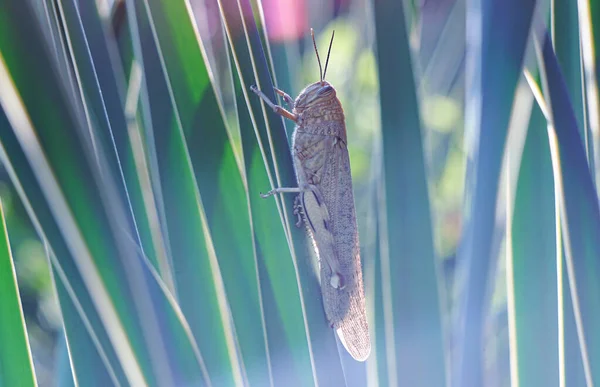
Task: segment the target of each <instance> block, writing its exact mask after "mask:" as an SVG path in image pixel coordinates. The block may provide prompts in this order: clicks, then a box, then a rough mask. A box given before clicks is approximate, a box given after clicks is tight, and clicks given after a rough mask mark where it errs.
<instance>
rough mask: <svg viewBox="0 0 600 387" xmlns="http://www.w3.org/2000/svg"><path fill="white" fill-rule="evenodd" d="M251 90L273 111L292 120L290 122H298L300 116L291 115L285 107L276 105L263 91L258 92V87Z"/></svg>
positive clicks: (251, 87)
mask: <svg viewBox="0 0 600 387" xmlns="http://www.w3.org/2000/svg"><path fill="white" fill-rule="evenodd" d="M250 90H252V91H253V92H254V93H255V94H256V95H258V96H259V97H260V99H262V100H263V101H264V102H265V103H266V104H267V105H269V107H270V108H271V109H273V111H274V112H275V113H277V114H279V115H280V116H283V117H285V118H287V119H290V120H292V121H294V122H296V121H298V116H297V115H296V114H294V113H291V112H289V111H287V110H285V108H283V107H281V106H279V105H275V104H274V103H273V102H271V100H270V99H269V97H267V96H266V95H265V94H264V93H263V92H262V91H260V90H258V89H257V88H256V86H254V85H252V86H250ZM284 94H285V93H284ZM290 99H291V98H290Z"/></svg>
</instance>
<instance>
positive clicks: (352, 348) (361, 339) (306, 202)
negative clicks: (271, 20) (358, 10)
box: [251, 35, 371, 361]
mask: <svg viewBox="0 0 600 387" xmlns="http://www.w3.org/2000/svg"><path fill="white" fill-rule="evenodd" d="M332 40H333V37H332ZM313 41H314V35H313ZM330 49H331V45H330ZM315 51H316V45H315ZM317 58H318V53H317ZM328 59H329V56H328ZM319 66H320V61H319ZM325 71H327V65H326V66H325ZM251 89H252V91H254V92H255V93H256V94H257V95H258V96H259V97H261V98H262V99H263V100H264V101H265V102H266V103H267V104H268V105H269V106H270V107H271V108H272V109H273V110H274V111H275V112H276V113H278V114H280V115H282V116H284V117H286V118H288V119H291V120H293V121H295V122H296V128H295V130H294V133H293V135H292V156H293V161H294V168H295V172H296V179H297V181H298V187H293V188H276V189H274V190H272V191H270V192H269V193H267V194H266V195H263V197H268V196H270V195H273V194H275V193H283V192H291V193H298V196H297V198H296V205H295V209H294V210H295V211H294V213H295V214H298V215H299V216H300V217H301V218H303V219H304V223H305V224H306V228H307V230H308V232H309V234H310V236H311V238H312V240H313V242H314V245H315V247H316V252H317V255H318V257H319V261H320V277H321V293H322V296H323V304H324V308H325V314H326V316H327V320H328V322H329V324H330V326H331V327H332V328H334V329H335V330H336V332H337V335H338V337H339V338H340V341H341V342H342V344H343V345H344V347H345V348H346V350H347V351H348V352H349V353H350V355H351V356H352V357H353V358H354V359H356V360H359V361H364V360H366V358H367V357H368V356H369V353H370V351H371V344H370V338H369V328H368V324H367V317H366V310H365V297H364V287H363V279H362V269H361V262H360V249H359V239H358V229H357V224H356V212H355V208H354V196H353V192H352V177H351V173H350V159H349V156H348V149H347V137H346V125H345V120H344V111H343V109H342V105H341V103H340V101H339V100H338V98H337V96H336V92H335V89H334V88H333V86H332V85H331V84H329V83H328V82H326V81H324V80H323V76H321V80H320V81H319V82H315V83H313V84H310V85H308V86H307V87H306V88H305V89H304V90H302V92H301V93H300V94H299V95H298V97H297V98H296V100H295V101H292V99H291V98H290V97H289V96H288V95H287V94H286V93H284V92H282V91H281V90H278V89H275V91H276V92H277V93H278V94H279V95H281V96H282V97H283V98H284V100H285V101H286V102H287V104H288V105H290V107H291V109H292V111H291V112H290V111H288V110H285V109H284V108H283V107H281V106H278V105H275V104H273V103H272V102H271V101H270V100H269V99H268V98H267V97H266V96H265V95H264V94H263V93H262V92H261V91H259V90H258V89H256V88H255V87H251ZM298 224H301V223H300V222H299V223H298Z"/></svg>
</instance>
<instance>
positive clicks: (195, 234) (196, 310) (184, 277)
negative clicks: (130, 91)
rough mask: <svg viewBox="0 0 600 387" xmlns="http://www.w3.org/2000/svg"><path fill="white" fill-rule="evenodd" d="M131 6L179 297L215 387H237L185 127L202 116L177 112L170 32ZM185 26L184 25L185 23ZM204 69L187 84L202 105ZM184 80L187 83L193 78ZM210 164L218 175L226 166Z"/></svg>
mask: <svg viewBox="0 0 600 387" xmlns="http://www.w3.org/2000/svg"><path fill="white" fill-rule="evenodd" d="M128 4H129V3H128ZM130 5H131V6H130V7H128V12H129V13H128V18H129V26H130V29H131V35H132V37H133V45H134V53H135V61H136V62H137V63H138V64H139V66H140V68H141V69H142V74H143V82H142V92H141V107H142V115H143V117H144V130H145V133H144V134H145V136H144V137H145V139H146V141H147V143H146V148H147V149H148V157H149V158H150V163H149V164H150V165H151V168H155V169H154V170H153V171H152V173H153V174H152V176H151V177H152V183H153V188H154V190H155V193H156V192H160V196H157V197H156V202H157V205H158V206H159V207H161V208H163V209H164V210H163V211H162V213H164V221H165V224H164V229H165V232H163V234H164V235H165V237H166V238H167V240H168V242H169V250H170V252H171V256H172V263H171V264H172V266H173V277H174V282H175V294H174V297H175V298H176V300H177V302H178V303H179V305H180V306H181V309H182V311H183V313H184V314H185V316H186V319H187V321H188V322H189V325H190V329H191V331H192V333H193V336H194V338H195V341H196V342H197V344H198V347H199V349H200V352H201V353H202V354H206V356H204V357H203V359H204V364H205V366H206V369H207V372H208V375H209V378H210V381H211V383H213V384H216V385H226V386H230V385H234V384H238V383H241V382H242V369H241V366H242V364H240V363H239V362H238V358H237V349H236V343H235V337H234V335H233V330H232V328H233V327H232V326H231V324H230V318H231V316H230V314H229V307H228V305H227V298H226V297H225V289H224V288H223V283H222V278H221V273H220V268H219V264H218V261H217V255H216V252H215V247H216V246H215V244H214V240H213V236H212V234H211V233H210V230H209V226H208V223H207V208H208V207H206V206H205V204H204V202H203V198H202V196H201V194H200V191H199V188H198V184H197V181H196V176H195V175H194V172H195V171H194V169H193V165H192V162H191V158H190V153H189V149H188V147H187V143H186V137H185V132H184V125H185V129H186V130H189V127H188V125H190V122H193V121H192V119H194V118H195V114H196V113H195V112H194V111H193V110H192V111H191V112H190V111H189V110H188V115H186V116H182V115H181V114H180V111H179V110H178V107H179V105H176V101H175V100H174V94H173V93H174V88H173V86H172V84H171V79H172V74H171V73H169V72H168V69H167V68H166V67H165V62H164V60H165V59H164V58H165V57H164V55H163V52H162V50H163V49H164V46H163V45H162V44H161V43H162V42H161V41H160V39H159V36H160V35H159V33H161V34H162V33H164V31H161V29H162V28H163V27H161V25H160V24H156V23H155V21H154V17H155V16H156V13H155V12H153V9H152V8H151V7H150V4H148V3H140V2H136V3H135V4H134V3H131V4H130ZM165 11H166V10H165ZM187 17H189V16H187ZM179 23H181V24H182V25H183V24H185V20H182V21H179ZM187 28H190V26H189V25H188V27H187ZM177 42H178V43H180V44H181V43H186V42H187V43H188V44H194V46H192V49H193V48H194V47H195V49H196V50H197V49H198V47H197V43H196V41H185V40H183V41H182V40H178V41H177ZM174 54H175V53H174ZM178 54H182V52H179V53H178ZM200 63H202V62H200ZM200 63H197V65H200ZM186 66H189V63H187V64H186ZM201 69H202V68H201V67H200V71H198V72H196V73H195V74H192V78H189V79H188V81H191V82H194V84H195V90H194V92H195V93H198V94H196V97H195V98H196V101H197V102H196V103H199V102H200V101H199V98H200V96H201V95H202V94H200V93H199V92H200V91H202V90H201V89H200V90H198V89H197V88H198V87H209V83H208V79H207V78H202V76H201V75H202V71H201ZM180 75H182V76H185V75H186V73H185V72H184V73H183V74H180ZM194 77H195V78H194ZM203 85H204V86H203ZM185 91H186V90H183V91H181V92H185ZM190 107H192V108H194V109H195V107H194V106H192V105H188V106H187V108H188V109H189V108H190ZM190 113H193V114H191V115H190ZM209 165H211V168H214V167H215V166H216V165H219V164H218V163H217V164H212V163H211V164H209ZM207 355H210V356H207Z"/></svg>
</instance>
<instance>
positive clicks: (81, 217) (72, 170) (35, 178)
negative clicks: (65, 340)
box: [0, 2, 205, 385]
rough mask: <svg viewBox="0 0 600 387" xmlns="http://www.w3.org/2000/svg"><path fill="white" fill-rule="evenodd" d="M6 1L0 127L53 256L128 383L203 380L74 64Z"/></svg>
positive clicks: (22, 8) (0, 48)
mask: <svg viewBox="0 0 600 387" xmlns="http://www.w3.org/2000/svg"><path fill="white" fill-rule="evenodd" d="M0 4H1V5H2V7H3V9H5V10H7V11H8V12H7V13H4V12H2V13H1V14H0V30H1V33H0V59H1V60H0V83H1V84H2V87H1V88H0V90H1V92H0V103H1V104H2V107H3V111H4V113H5V114H6V117H7V118H8V121H9V122H10V124H11V126H12V130H11V128H10V127H6V126H3V127H2V128H1V129H2V130H1V132H0V141H1V143H2V152H1V155H2V159H3V162H4V164H5V165H6V166H7V168H8V169H9V173H10V175H11V179H12V180H13V182H14V184H15V186H17V187H18V188H17V189H18V190H19V194H20V196H21V199H22V200H23V202H24V204H25V206H26V208H27V209H28V212H29V215H30V217H31V218H32V221H33V223H34V225H35V226H36V228H37V231H38V233H39V234H40V236H41V237H42V239H44V240H47V241H48V242H49V245H50V249H51V251H52V253H53V254H52V256H54V257H56V258H53V259H52V264H53V265H54V267H55V268H56V269H57V270H60V271H63V272H64V273H65V274H64V275H62V276H61V278H60V279H61V280H63V281H64V282H65V285H69V286H70V287H71V288H72V289H73V291H70V294H69V295H70V296H71V297H72V298H73V301H74V303H76V302H80V301H81V302H82V303H83V304H84V305H85V306H84V308H83V313H84V314H85V317H86V318H89V319H90V320H91V324H90V326H91V329H93V330H94V332H95V333H97V334H99V335H100V337H102V336H104V337H106V336H107V340H99V341H98V342H99V344H100V345H101V346H102V347H103V349H102V350H103V351H104V352H109V351H114V353H115V356H114V357H112V358H111V356H107V357H108V358H109V361H114V360H115V358H116V359H118V363H119V364H121V365H122V370H123V373H124V375H125V377H126V378H127V379H126V380H127V382H128V383H130V384H135V385H143V384H146V383H148V384H150V385H156V384H165V383H166V384H168V385H171V384H181V383H202V382H203V379H204V378H205V370H204V369H203V365H202V360H201V359H200V355H199V353H198V350H197V348H196V347H195V343H194V342H193V340H190V334H189V329H188V327H187V324H186V322H185V319H184V318H183V317H182V315H181V312H180V311H179V309H178V308H177V306H176V305H175V304H174V303H173V302H172V298H171V297H170V295H169V293H168V292H167V291H166V289H165V286H164V284H163V283H162V282H160V280H159V279H158V277H157V276H156V274H155V273H154V272H153V271H152V270H151V267H150V266H149V265H148V262H147V261H146V260H145V257H143V256H142V255H141V254H139V251H137V249H136V247H135V246H134V243H132V240H134V238H132V235H133V234H134V233H133V232H132V230H131V229H128V223H127V220H126V214H127V212H126V211H125V207H124V203H122V202H121V201H120V200H119V196H118V194H117V190H116V189H115V185H114V180H113V179H112V176H110V170H109V169H108V168H107V167H106V163H105V162H106V160H105V159H104V157H103V155H104V153H103V152H102V148H101V145H100V144H96V145H97V146H98V152H97V153H96V154H94V153H93V152H92V149H93V148H92V145H91V144H90V141H89V137H88V136H87V135H86V133H87V131H88V130H89V129H90V128H89V127H88V126H87V125H86V123H85V121H84V120H83V119H82V117H83V114H82V112H81V111H80V110H78V107H80V106H81V105H80V104H79V103H77V102H75V101H73V99H72V98H73V95H72V94H68V93H67V92H66V86H65V80H64V78H63V77H62V76H61V75H60V74H61V73H64V72H68V71H70V69H61V71H59V69H58V68H57V62H56V61H55V60H54V57H53V56H52V55H50V53H49V52H50V51H49V47H48V46H47V45H45V44H44V42H45V40H44V38H43V36H42V31H40V29H39V27H38V25H37V24H36V23H35V17H34V16H33V13H32V10H31V8H29V6H28V4H27V3H26V2H23V3H14V2H2V3H0ZM6 15H10V16H6ZM30 50H34V51H35V52H36V60H35V61H32V60H30V58H31V56H30V53H31V51H30ZM57 133H59V134H60V135H57ZM65 149H68V150H69V151H68V152H65ZM15 166H17V167H18V169H15ZM101 171H102V172H101ZM59 297H60V294H59ZM67 334H68V335H69V332H67ZM102 338H103V337H102ZM69 339H71V337H69ZM111 347H112V349H110V348H111ZM100 352H101V351H100ZM73 356H85V354H73ZM113 368H115V367H114V366H113Z"/></svg>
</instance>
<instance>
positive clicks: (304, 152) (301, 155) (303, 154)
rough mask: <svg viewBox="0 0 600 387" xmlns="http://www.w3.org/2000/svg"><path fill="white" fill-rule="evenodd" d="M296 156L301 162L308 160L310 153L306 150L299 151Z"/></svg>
mask: <svg viewBox="0 0 600 387" xmlns="http://www.w3.org/2000/svg"><path fill="white" fill-rule="evenodd" d="M296 154H297V155H298V158H299V159H300V160H301V161H304V160H306V158H307V157H308V151H307V150H306V149H304V150H301V151H297V152H296Z"/></svg>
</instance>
